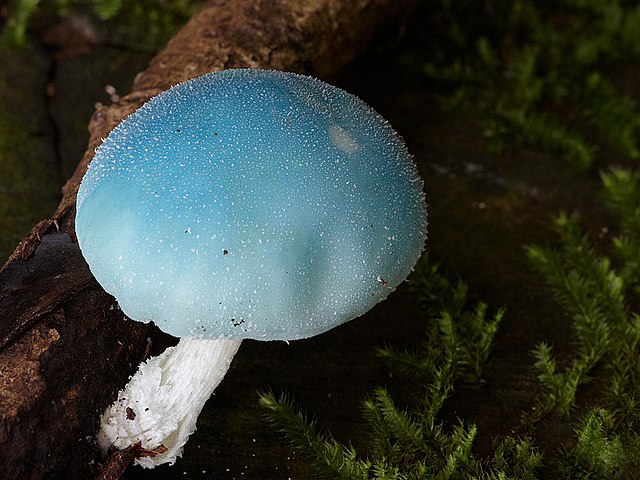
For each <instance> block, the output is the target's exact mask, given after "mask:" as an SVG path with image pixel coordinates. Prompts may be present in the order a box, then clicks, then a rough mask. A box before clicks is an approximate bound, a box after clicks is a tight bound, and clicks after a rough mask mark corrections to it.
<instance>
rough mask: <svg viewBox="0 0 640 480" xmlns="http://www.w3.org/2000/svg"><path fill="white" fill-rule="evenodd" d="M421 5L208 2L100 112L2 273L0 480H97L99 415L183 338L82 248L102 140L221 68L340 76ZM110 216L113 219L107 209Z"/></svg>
mask: <svg viewBox="0 0 640 480" xmlns="http://www.w3.org/2000/svg"><path fill="white" fill-rule="evenodd" d="M412 3H413V2H412V0H360V1H358V0H353V1H340V0H307V1H301V0H278V1H276V0H236V1H234V2H227V1H224V0H218V1H211V2H208V3H206V4H205V5H204V7H203V8H202V9H201V11H200V12H199V13H198V14H196V15H195V16H194V17H193V18H192V19H191V20H190V21H189V22H188V23H187V24H186V25H185V26H184V27H183V29H182V30H181V31H180V32H178V33H177V34H176V35H175V37H174V38H173V39H172V40H171V41H170V42H169V43H168V45H167V46H166V48H165V49H164V50H163V51H162V52H161V53H160V54H158V55H157V56H156V57H155V58H154V59H153V60H152V61H151V63H150V65H149V67H148V68H147V69H146V70H145V71H143V72H141V73H140V74H139V75H138V76H137V78H136V80H135V82H134V85H133V88H132V91H131V92H130V93H129V94H128V95H126V96H124V97H123V98H122V99H121V100H120V101H119V102H117V103H115V104H112V105H109V106H104V107H100V108H99V109H98V110H96V112H95V113H94V115H93V116H92V118H91V120H90V122H89V131H90V140H89V144H88V146H87V150H86V152H85V154H84V157H83V158H82V161H81V162H80V164H79V166H78V168H77V170H76V172H75V173H74V175H73V176H72V177H71V179H69V181H68V182H67V184H66V185H65V186H64V188H63V198H62V201H61V203H60V205H59V207H58V209H57V211H56V212H55V213H54V214H53V216H52V217H51V218H49V219H46V220H43V221H41V222H40V223H38V224H37V225H36V226H35V227H34V228H33V230H32V231H31V233H30V234H29V235H28V236H27V237H26V238H25V239H24V241H23V242H21V244H20V245H19V246H18V248H17V249H16V250H15V252H14V253H13V254H12V255H11V257H10V258H9V260H8V261H7V262H6V264H5V265H4V267H3V268H2V270H0V478H3V479H18V478H19V479H40V478H48V479H50V478H90V477H92V476H94V475H95V474H96V473H97V471H98V470H99V467H100V465H99V464H100V461H101V459H100V458H99V454H98V452H97V449H96V447H95V443H94V440H93V437H94V434H95V432H96V429H97V426H98V423H99V416H100V413H101V412H102V411H103V410H104V408H105V407H106V406H107V405H108V404H110V403H111V402H112V401H113V399H115V396H116V393H117V391H118V390H119V389H120V388H122V387H123V386H124V384H125V383H126V381H127V379H128V377H129V376H130V375H131V374H133V372H134V371H135V369H136V368H137V365H138V364H139V363H140V362H141V361H142V360H144V359H145V358H146V357H147V356H148V355H150V354H158V353H160V352H161V351H162V350H163V349H164V348H166V347H167V346H168V345H171V344H173V343H175V339H172V338H171V337H169V336H167V335H165V334H163V333H162V332H160V331H159V330H158V329H157V328H156V327H154V326H153V325H152V324H148V325H144V324H140V323H137V322H132V321H127V320H126V318H125V316H124V315H123V313H122V312H121V311H120V310H119V309H118V307H117V303H116V302H115V300H114V299H113V298H112V297H111V296H109V295H108V294H106V293H105V292H104V291H103V290H102V288H101V287H100V286H99V285H98V284H97V282H96V281H95V280H94V279H93V277H92V275H91V273H90V272H89V269H88V267H87V265H86V263H85V262H84V260H83V258H82V255H81V253H80V250H79V248H78V246H77V243H76V242H75V232H74V217H75V199H76V193H77V190H78V186H79V184H80V181H81V179H82V176H83V175H84V172H85V171H86V168H87V165H88V164H89V162H90V161H91V158H92V157H93V152H94V150H95V148H96V147H97V146H98V145H99V144H100V142H101V139H102V138H105V137H106V136H107V135H108V133H109V132H110V131H111V129H113V127H115V126H116V125H117V124H118V123H119V122H120V121H121V120H122V119H124V118H125V117H126V116H127V115H129V114H130V113H131V112H133V111H134V110H135V109H136V108H138V107H139V106H140V105H141V104H142V103H143V102H145V101H146V100H148V99H149V98H150V97H152V96H154V95H157V94H158V93H160V92H161V91H163V90H166V89H167V88H168V87H170V86H171V85H174V84H176V83H178V82H181V81H184V80H186V79H188V78H191V77H194V76H197V75H201V74H204V73H207V72H210V71H213V70H222V69H227V68H239V67H249V68H270V69H278V70H289V71H295V72H300V73H306V74H310V75H314V76H317V77H320V78H323V79H331V78H333V77H335V76H336V75H337V74H338V72H339V71H340V69H341V68H342V67H343V66H344V65H345V64H346V63H347V62H349V61H351V60H352V59H353V58H355V57H356V56H357V55H358V54H360V53H362V52H363V51H364V50H365V49H366V48H367V46H368V45H369V44H370V43H371V41H372V40H374V39H375V36H376V34H377V33H378V32H380V31H382V30H384V29H385V28H387V27H389V26H396V27H397V26H398V25H400V24H401V23H402V21H403V20H404V19H405V18H406V16H407V14H408V13H409V10H410V7H411V6H412ZM105 214H106V215H108V214H109V212H105Z"/></svg>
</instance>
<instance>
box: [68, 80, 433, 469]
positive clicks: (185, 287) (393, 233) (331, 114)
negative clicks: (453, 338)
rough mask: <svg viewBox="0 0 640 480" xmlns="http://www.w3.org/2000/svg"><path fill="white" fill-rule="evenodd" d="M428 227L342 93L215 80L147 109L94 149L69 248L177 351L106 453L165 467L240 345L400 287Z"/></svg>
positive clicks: (129, 408) (112, 414)
mask: <svg viewBox="0 0 640 480" xmlns="http://www.w3.org/2000/svg"><path fill="white" fill-rule="evenodd" d="M426 224H427V221H426V205H425V201H424V194H423V192H422V181H421V180H420V178H419V176H418V173H417V169H416V167H415V165H414V163H413V161H412V159H411V157H410V155H409V154H408V152H407V150H406V148H405V146H404V144H403V142H402V140H401V139H400V138H399V137H398V135H397V134H396V133H395V132H394V131H393V129H392V128H391V127H390V126H389V124H388V123H387V122H386V121H385V120H384V119H383V118H382V117H381V116H380V115H379V114H377V113H376V112H375V111H373V110H372V109H371V108H370V107H368V106H367V105H366V104H365V103H363V102H362V101H361V100H359V99H358V98H356V97H354V96H353V95H350V94H348V93H346V92H345V91H343V90H341V89H338V88H336V87H333V86H331V85H328V84H326V83H324V82H321V81H319V80H316V79H313V78H310V77H306V76H302V75H297V74H293V73H284V72H276V71H267V70H227V71H223V72H215V73H211V74H208V75H204V76H201V77H198V78H195V79H192V80H189V81H187V82H184V83H182V84H179V85H177V86H175V87H173V88H171V89H170V90H168V91H166V92H164V93H162V94H160V95H158V96H157V97H155V98H153V99H152V100H150V101H149V102H147V103H146V104H145V105H143V106H142V107H141V108H140V109H138V110H137V111H136V112H135V113H134V114H132V115H131V116H130V117H129V118H127V119H126V120H125V121H123V122H122V123H121V124H120V125H119V126H118V127H116V128H115V129H114V130H113V131H112V132H111V134H110V135H109V136H108V138H107V139H106V140H105V141H104V142H103V144H102V145H101V146H100V147H99V148H98V149H97V151H96V155H95V157H94V159H93V161H92V162H91V164H90V165H89V168H88V170H87V173H86V174H85V176H84V179H83V180H82V184H81V186H80V190H79V192H78V199H77V215H76V233H77V237H78V243H79V245H80V248H81V250H82V253H83V255H84V257H85V259H86V260H87V263H88V264H89V267H90V269H91V271H92V273H93V274H94V276H95V278H96V279H97V280H98V282H99V283H100V284H101V285H102V286H103V288H104V289H105V290H106V291H107V292H109V293H111V294H112V295H113V296H114V297H115V298H116V299H117V301H118V304H119V306H120V308H121V309H122V311H123V312H124V313H125V314H126V315H127V316H128V317H129V318H131V319H134V320H138V321H142V322H148V321H154V322H155V323H156V324H157V325H158V326H159V327H160V328H161V329H162V330H164V331H165V332H167V333H169V334H171V335H174V336H177V337H180V338H181V340H180V342H179V344H178V345H177V346H176V347H174V348H171V349H168V350H167V351H165V352H164V353H163V354H162V355H160V356H158V357H155V358H151V359H149V360H148V361H147V362H145V363H144V364H142V365H141V366H140V368H139V370H138V372H137V373H136V375H134V377H132V379H131V382H130V383H129V384H128V385H127V387H125V389H124V390H123V391H121V392H120V394H119V398H118V401H116V402H115V403H114V405H112V407H110V408H109V409H107V411H106V412H105V414H104V415H103V419H102V428H101V432H100V434H99V439H100V442H101V444H102V445H103V447H104V448H109V447H111V446H115V447H117V448H125V447H127V446H128V445H131V444H134V443H136V442H138V441H141V442H142V446H143V447H145V448H155V447H157V446H159V445H163V446H164V447H165V448H167V451H166V452H165V453H163V454H161V455H158V456H156V457H155V458H150V457H147V458H142V459H140V460H139V461H138V462H139V463H140V464H141V465H142V466H144V467H153V466H155V465H157V464H160V463H165V462H169V463H173V462H175V459H176V457H177V456H180V455H181V452H182V446H183V445H184V443H185V442H186V440H187V438H188V436H189V435H190V434H191V433H192V432H193V430H194V429H195V423H196V419H197V416H198V414H199V412H200V410H201V409H202V406H203V405H204V402H205V401H206V400H207V399H208V397H209V396H210V395H211V393H212V391H213V389H214V388H215V387H216V386H217V385H218V383H219V382H220V381H221V379H222V378H223V376H224V374H225V373H226V371H227V368H228V366H229V364H230V362H231V359H232V358H233V355H234V354H235V353H236V351H237V349H238V347H239V345H240V342H241V341H242V340H243V339H245V338H253V339H258V340H287V341H288V340H295V339H301V338H306V337H310V336H313V335H317V334H320V333H322V332H325V331H327V330H329V329H331V328H333V327H335V326H337V325H340V324H342V323H344V322H346V321H349V320H351V319H353V318H355V317H358V316H360V315H362V314H364V313H365V312H367V311H368V310H369V309H370V308H372V307H373V306H374V305H375V304H376V303H377V302H379V301H381V300H383V299H385V298H386V297H387V295H389V293H390V292H392V291H393V289H394V288H395V287H396V286H397V285H399V284H400V283H401V282H402V281H404V279H405V278H406V276H407V275H408V274H409V272H410V271H411V269H412V268H413V266H414V265H415V263H416V261H417V260H418V258H419V256H420V254H421V252H422V250H423V248H424V243H425V239H426Z"/></svg>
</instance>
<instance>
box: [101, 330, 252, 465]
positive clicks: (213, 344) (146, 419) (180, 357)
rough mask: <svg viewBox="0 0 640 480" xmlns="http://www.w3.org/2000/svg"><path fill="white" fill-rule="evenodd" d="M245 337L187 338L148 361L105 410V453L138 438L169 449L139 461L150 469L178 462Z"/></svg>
mask: <svg viewBox="0 0 640 480" xmlns="http://www.w3.org/2000/svg"><path fill="white" fill-rule="evenodd" d="M241 341H242V340H228V339H216V340H202V339H193V338H182V339H181V340H180V342H179V343H178V345H176V346H175V347H171V348H168V349H166V350H165V351H164V352H163V353H162V354H161V355H158V356H157V357H152V358H150V359H148V360H147V361H146V362H144V363H142V364H141V365H140V367H139V368H138V371H137V372H136V373H135V374H134V375H133V377H131V380H130V381H129V383H128V384H127V385H126V386H125V388H124V389H122V390H121V391H120V392H119V394H118V399H117V400H116V401H115V402H114V403H113V404H112V405H111V406H110V407H109V408H107V409H106V410H105V412H104V414H103V415H102V422H101V425H100V432H99V433H98V442H99V444H100V447H101V448H102V450H103V452H106V451H107V450H108V449H109V448H111V447H116V448H118V449H124V448H126V447H128V446H130V445H134V444H136V443H137V442H142V448H147V449H154V448H156V447H158V446H159V445H163V446H164V447H165V448H166V449H167V450H166V451H165V452H164V453H162V454H159V455H157V456H155V457H143V458H140V459H138V460H137V461H136V463H137V464H139V465H141V466H142V467H144V468H154V467H156V466H157V465H160V464H163V463H170V464H173V463H174V462H175V461H176V458H177V457H180V456H182V447H183V446H184V444H185V443H186V442H187V440H188V438H189V435H191V434H192V433H193V431H194V430H195V429H196V421H197V419H198V415H199V414H200V411H201V410H202V407H203V406H204V404H205V402H206V401H207V400H208V399H209V397H210V396H211V394H212V393H213V390H214V389H215V388H216V387H217V386H218V384H219V383H220V381H221V380H222V378H223V377H224V375H225V373H227V370H228V369H229V365H230V364H231V360H232V359H233V357H234V355H235V354H236V352H237V351H238V347H239V346H240V343H241Z"/></svg>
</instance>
